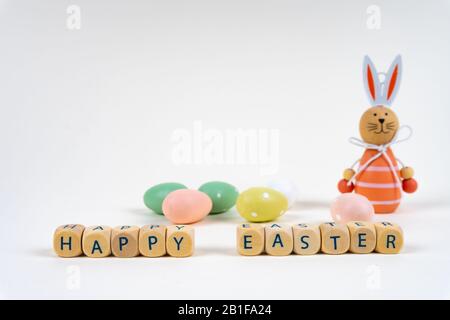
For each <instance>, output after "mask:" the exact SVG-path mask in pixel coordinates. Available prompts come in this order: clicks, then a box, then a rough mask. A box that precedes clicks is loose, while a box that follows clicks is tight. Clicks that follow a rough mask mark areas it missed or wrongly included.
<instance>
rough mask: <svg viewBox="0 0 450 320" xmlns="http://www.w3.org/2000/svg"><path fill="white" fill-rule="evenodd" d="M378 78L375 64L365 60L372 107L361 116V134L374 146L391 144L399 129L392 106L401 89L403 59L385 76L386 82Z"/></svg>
mask: <svg viewBox="0 0 450 320" xmlns="http://www.w3.org/2000/svg"><path fill="white" fill-rule="evenodd" d="M382 74H383V73H382ZM379 76H380V73H378V72H377V70H376V69H375V66H374V65H373V62H372V60H370V58H369V57H368V56H366V57H365V58H364V63H363V80H364V88H365V90H366V93H367V97H368V98H369V101H370V103H371V105H372V106H373V107H371V108H369V110H367V111H366V112H365V113H364V114H363V115H362V117H361V120H360V122H359V132H360V134H361V137H362V139H363V140H364V142H366V143H369V144H374V145H383V144H387V143H389V142H391V141H392V140H393V139H394V137H395V135H396V133H397V131H398V129H399V122H398V118H397V115H396V114H395V113H394V111H392V109H391V108H390V107H389V106H390V105H391V104H392V102H393V101H394V98H395V96H396V95H397V91H398V88H399V85H400V79H401V76H402V59H401V56H397V57H396V58H395V59H394V61H393V62H392V64H391V67H390V68H389V70H388V72H387V73H385V74H384V81H383V82H381V81H380V79H379Z"/></svg>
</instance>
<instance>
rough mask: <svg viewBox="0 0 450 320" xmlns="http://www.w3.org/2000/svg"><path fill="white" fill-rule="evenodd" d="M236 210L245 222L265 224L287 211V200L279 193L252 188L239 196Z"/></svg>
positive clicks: (266, 189) (263, 188) (268, 189)
mask: <svg viewBox="0 0 450 320" xmlns="http://www.w3.org/2000/svg"><path fill="white" fill-rule="evenodd" d="M236 209H237V211H238V212H239V214H240V215H241V216H242V217H243V218H244V219H246V220H247V221H250V222H267V221H272V220H275V219H277V218H278V217H280V216H282V215H283V214H284V213H285V212H286V211H287V209H288V199H287V198H286V196H285V195H284V194H282V193H281V192H279V191H276V190H273V189H270V188H265V187H254V188H250V189H248V190H245V191H244V192H242V193H241V194H240V195H239V197H238V198H237V201H236Z"/></svg>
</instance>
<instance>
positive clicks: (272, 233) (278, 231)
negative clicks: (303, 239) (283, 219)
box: [265, 223, 294, 256]
mask: <svg viewBox="0 0 450 320" xmlns="http://www.w3.org/2000/svg"><path fill="white" fill-rule="evenodd" d="M265 238H266V253H267V254H269V255H271V256H287V255H290V254H291V253H292V250H293V249H294V239H293V235H292V227H290V226H289V227H288V226H282V225H279V224H276V223H273V224H270V225H268V226H266V228H265Z"/></svg>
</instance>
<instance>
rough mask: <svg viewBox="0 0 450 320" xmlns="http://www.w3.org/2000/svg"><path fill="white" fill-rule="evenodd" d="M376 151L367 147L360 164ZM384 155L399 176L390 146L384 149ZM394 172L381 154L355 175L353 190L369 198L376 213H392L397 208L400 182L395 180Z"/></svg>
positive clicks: (399, 196) (399, 198) (399, 197)
mask: <svg viewBox="0 0 450 320" xmlns="http://www.w3.org/2000/svg"><path fill="white" fill-rule="evenodd" d="M377 153H378V151H377V150H372V149H367V150H366V151H365V152H364V155H363V157H362V158H361V161H360V166H363V165H364V164H365V163H366V162H367V161H368V160H370V158H372V157H373V156H375V155H376V154H377ZM386 155H387V156H388V157H389V159H390V160H391V162H392V164H393V165H394V168H395V170H396V173H395V174H396V175H397V177H400V171H399V168H398V164H397V160H396V159H395V157H394V154H393V153H392V150H391V149H390V148H389V149H388V150H387V151H386ZM395 174H394V173H393V172H392V171H391V168H390V166H389V163H388V161H387V160H386V159H385V157H384V156H381V157H379V158H378V159H376V160H375V161H373V162H372V163H370V165H369V166H368V167H367V168H366V169H365V170H364V171H362V172H361V173H360V174H359V175H358V176H357V177H356V179H355V180H356V182H355V192H356V193H359V194H361V195H363V196H365V197H366V198H367V199H369V201H370V202H371V203H372V205H373V207H374V209H375V212H376V213H392V212H394V211H395V210H396V209H397V208H398V206H399V205H400V200H401V183H398V182H397V179H396V178H395ZM398 181H400V180H398Z"/></svg>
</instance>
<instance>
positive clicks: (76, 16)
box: [66, 4, 81, 31]
mask: <svg viewBox="0 0 450 320" xmlns="http://www.w3.org/2000/svg"><path fill="white" fill-rule="evenodd" d="M66 13H67V19H66V27H67V29H68V30H71V31H72V30H80V29H81V8H80V6H77V5H74V4H72V5H70V6H68V7H67V9H66Z"/></svg>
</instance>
